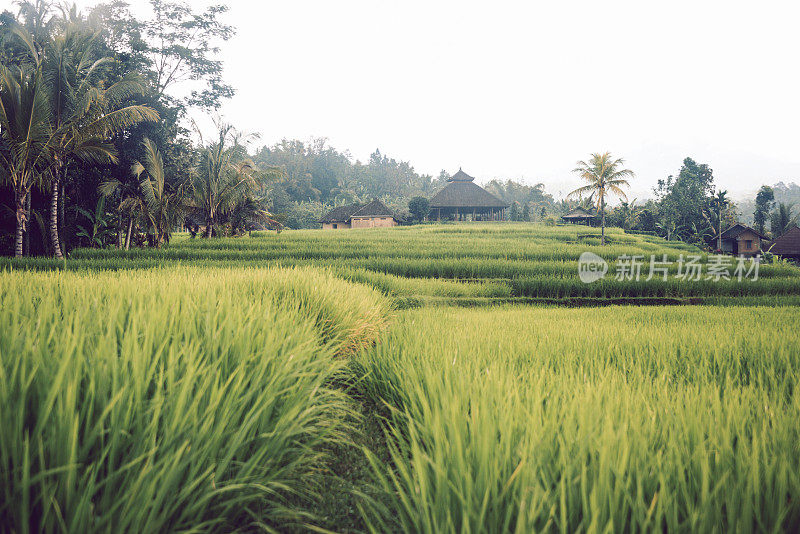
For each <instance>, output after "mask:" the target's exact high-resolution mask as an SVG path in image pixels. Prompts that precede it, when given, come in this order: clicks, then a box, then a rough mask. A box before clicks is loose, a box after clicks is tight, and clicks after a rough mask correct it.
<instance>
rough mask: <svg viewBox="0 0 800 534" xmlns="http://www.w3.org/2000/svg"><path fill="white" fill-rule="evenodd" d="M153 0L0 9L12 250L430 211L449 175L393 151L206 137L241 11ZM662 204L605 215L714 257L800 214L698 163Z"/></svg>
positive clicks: (551, 210)
mask: <svg viewBox="0 0 800 534" xmlns="http://www.w3.org/2000/svg"><path fill="white" fill-rule="evenodd" d="M150 4H151V15H150V17H149V18H145V19H143V18H141V17H138V18H137V17H135V16H134V15H133V14H132V13H131V11H130V10H129V8H128V5H127V4H126V3H125V2H123V1H113V2H110V3H107V4H100V5H98V6H97V7H95V8H93V9H92V10H91V11H90V12H89V13H88V14H86V15H84V14H81V13H79V12H78V11H77V10H76V9H75V8H74V7H73V8H72V9H71V10H65V9H61V8H57V7H56V5H55V4H51V3H49V2H48V1H46V0H35V1H33V2H21V3H19V4H18V9H17V11H16V13H11V12H9V11H5V12H3V13H2V14H0V62H1V63H2V65H1V66H2V72H1V73H0V76H1V77H2V80H0V97H1V98H2V106H1V107H0V133H2V135H1V136H0V160H2V161H0V163H1V164H0V254H16V255H53V256H56V257H61V256H62V254H64V253H66V252H68V251H69V250H71V249H73V248H75V247H79V246H82V247H106V246H118V247H122V248H130V247H136V246H160V245H162V244H164V243H167V242H168V241H169V238H170V234H171V232H173V231H174V230H177V229H180V228H187V229H188V230H189V231H191V232H192V233H193V235H200V236H207V237H211V236H217V235H234V234H238V233H241V232H244V231H247V230H252V229H263V228H282V227H288V228H314V227H317V226H318V224H317V220H318V219H319V218H320V217H321V216H322V214H323V213H324V212H326V211H327V210H329V209H330V208H332V207H334V206H337V205H342V204H345V203H353V202H366V201H369V200H371V199H373V198H379V199H381V200H382V201H384V202H385V203H386V204H387V205H389V206H390V207H392V208H393V209H394V210H395V211H397V212H398V213H400V214H401V215H403V216H405V218H406V220H407V221H409V222H410V221H413V220H421V219H422V218H423V217H424V213H425V210H426V209H427V207H426V204H425V201H424V199H429V198H430V197H431V196H433V194H435V192H436V191H438V190H439V189H440V188H441V187H443V186H444V185H445V184H446V181H447V179H448V178H449V175H448V173H447V172H446V171H444V170H443V171H441V172H440V173H439V174H438V176H432V175H428V174H420V173H418V172H417V171H416V170H415V169H414V167H413V166H412V165H411V164H410V163H409V162H406V161H398V160H396V159H394V158H391V157H389V156H387V155H385V154H383V153H381V151H380V150H375V152H374V153H373V154H371V155H370V157H369V159H368V160H367V161H365V162H362V161H359V160H357V159H355V158H353V157H352V155H351V154H350V153H349V152H347V151H339V150H337V149H335V148H333V147H331V146H329V145H328V144H327V140H326V139H324V138H312V139H310V140H308V141H305V142H304V141H299V140H290V139H284V140H282V141H281V142H279V143H276V144H274V145H272V146H261V147H260V148H257V147H256V146H255V145H254V141H255V136H251V135H246V134H244V133H242V132H239V131H237V130H236V129H235V128H234V127H232V126H231V125H227V124H224V123H223V122H222V121H218V122H217V126H218V131H217V133H216V134H215V135H214V136H213V140H212V142H204V140H203V138H202V136H201V135H200V134H199V133H198V132H197V131H194V132H193V130H196V129H192V128H190V125H192V124H193V123H192V121H191V117H192V116H193V114H199V113H209V112H214V111H216V110H218V109H219V108H220V106H221V105H222V103H223V102H224V100H225V99H227V98H230V97H232V96H233V95H234V89H233V88H232V87H230V86H229V85H227V84H225V83H224V80H223V73H222V67H223V65H222V62H221V61H219V60H218V59H216V53H217V52H218V48H217V47H218V45H219V44H220V43H222V42H224V41H226V40H227V39H229V38H230V37H231V36H232V35H233V34H234V29H233V28H232V27H231V26H228V25H226V24H224V23H223V22H222V20H221V16H222V15H224V13H225V12H226V10H227V8H226V7H224V6H221V5H219V6H213V5H212V6H210V7H208V8H206V9H205V10H195V9H193V8H191V7H188V6H186V5H184V4H180V3H174V2H169V1H165V0H151V1H150ZM178 87H180V89H176V88H178ZM187 88H188V89H187ZM178 95H182V96H178ZM485 187H486V189H487V190H488V191H490V192H491V193H492V194H494V195H496V196H497V197H499V198H500V199H502V200H503V201H505V202H507V203H508V204H509V206H510V210H509V212H508V213H509V218H510V219H511V220H515V221H542V220H544V221H546V222H549V223H551V224H555V222H556V221H557V220H558V216H560V215H562V214H564V213H566V212H567V211H569V210H570V209H572V208H574V207H575V206H576V205H579V204H582V205H584V206H587V207H589V206H590V205H591V199H589V198H578V199H574V200H559V201H557V200H555V199H554V198H553V196H552V195H550V194H548V193H547V192H546V191H545V189H544V185H543V184H536V185H528V184H523V183H519V182H516V181H513V180H506V181H501V180H498V179H494V180H492V181H490V182H489V183H488V184H486V186H485ZM654 195H655V198H653V199H650V200H648V201H647V202H646V203H637V200H636V199H626V198H625V199H623V201H622V202H621V204H619V205H617V206H616V207H613V208H608V207H606V209H605V210H603V211H605V214H606V217H607V223H608V224H609V225H613V226H619V227H622V228H624V229H626V230H629V231H639V232H647V233H652V234H656V235H660V236H662V237H666V238H668V239H680V240H683V241H686V242H689V243H692V244H696V245H701V246H704V247H707V248H711V249H713V248H714V247H715V236H716V235H717V234H719V231H720V229H724V227H726V226H727V225H728V224H730V223H732V222H734V221H735V220H737V219H739V218H743V219H744V221H745V222H749V221H751V220H753V221H754V224H755V227H756V228H757V229H759V230H760V231H762V232H764V233H771V234H772V235H773V236H778V235H781V234H782V233H783V232H784V231H786V229H788V228H790V227H791V226H792V225H793V224H795V223H796V221H797V215H796V214H795V208H794V203H795V202H796V201H797V200H800V187H798V186H797V185H796V184H790V185H788V186H787V185H785V184H783V183H780V184H777V185H776V186H775V187H773V188H769V187H764V188H762V190H761V191H759V194H758V196H757V198H756V199H755V201H754V202H753V203H747V202H745V203H743V204H742V205H741V206H738V207H737V206H736V205H734V204H733V202H731V200H730V199H729V198H728V195H727V192H725V191H718V190H717V188H716V186H715V184H714V178H713V172H712V170H711V168H710V167H709V166H708V165H707V164H700V163H697V162H695V161H694V160H692V159H691V158H687V159H685V160H684V162H683V166H682V167H681V169H680V171H679V173H678V174H677V175H676V176H669V177H668V178H666V179H664V180H659V182H658V185H657V187H656V188H655V190H654ZM412 200H413V202H412V203H411V205H412V206H413V207H414V209H410V207H409V203H410V202H411V201H412ZM594 200H595V202H596V201H597V198H595V199H594ZM751 214H752V215H753V217H752V219H751V217H750V215H751Z"/></svg>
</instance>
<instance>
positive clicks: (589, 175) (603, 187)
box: [567, 152, 634, 245]
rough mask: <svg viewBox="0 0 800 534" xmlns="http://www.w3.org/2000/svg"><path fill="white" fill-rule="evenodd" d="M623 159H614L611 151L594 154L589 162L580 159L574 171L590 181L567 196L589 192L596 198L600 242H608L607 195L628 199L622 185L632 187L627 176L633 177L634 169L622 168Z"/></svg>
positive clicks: (579, 195)
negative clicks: (598, 213) (598, 212)
mask: <svg viewBox="0 0 800 534" xmlns="http://www.w3.org/2000/svg"><path fill="white" fill-rule="evenodd" d="M623 164H624V161H623V160H622V159H613V158H612V157H611V153H610V152H606V153H604V154H597V153H594V154H592V157H591V158H590V159H589V161H588V162H585V161H579V162H578V164H577V165H578V166H577V167H576V168H575V169H574V170H573V171H572V172H574V173H577V174H578V175H579V176H580V177H581V178H582V179H583V180H584V181H586V182H587V183H588V185H585V186H583V187H579V188H578V189H576V190H574V191H572V192H571V193H570V194H569V195H567V198H575V197H578V198H581V197H583V195H585V194H589V198H590V199H591V198H595V199H596V200H595V203H596V205H597V207H598V208H599V210H600V244H601V245H605V244H606V196H608V195H609V194H610V193H613V194H615V195H617V196H618V197H620V198H622V199H623V200H627V197H626V196H625V192H624V191H622V189H621V187H623V186H624V187H630V184H629V183H628V182H627V180H626V178H633V176H634V174H633V171H631V170H629V169H624V168H622V165H623Z"/></svg>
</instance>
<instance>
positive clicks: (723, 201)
mask: <svg viewBox="0 0 800 534" xmlns="http://www.w3.org/2000/svg"><path fill="white" fill-rule="evenodd" d="M727 195H728V192H727V191H719V192H718V193H717V194H716V196H714V197H713V199H712V201H711V207H712V209H713V213H714V215H716V221H715V222H716V223H717V224H716V234H717V250H722V221H723V212H724V211H725V210H726V209H727V208H728V207H729V206H730V200H728V196H727ZM709 222H711V221H709ZM712 224H713V223H712Z"/></svg>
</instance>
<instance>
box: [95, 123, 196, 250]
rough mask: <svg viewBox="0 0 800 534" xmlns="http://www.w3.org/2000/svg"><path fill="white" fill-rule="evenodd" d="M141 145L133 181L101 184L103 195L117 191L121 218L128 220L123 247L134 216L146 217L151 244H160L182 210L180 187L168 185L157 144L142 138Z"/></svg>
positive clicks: (134, 166) (167, 239)
mask: <svg viewBox="0 0 800 534" xmlns="http://www.w3.org/2000/svg"><path fill="white" fill-rule="evenodd" d="M142 148H143V149H144V158H142V159H143V161H144V163H141V162H139V161H136V162H134V163H133V165H132V166H131V177H132V178H133V183H131V182H129V181H125V182H123V181H120V180H117V179H111V180H107V181H105V182H103V183H102V184H100V194H101V195H103V196H104V197H108V196H111V195H114V194H117V193H119V194H120V197H121V200H120V204H119V213H120V218H121V219H122V218H123V217H124V220H127V230H126V235H125V239H124V246H125V250H128V248H130V242H131V232H132V230H133V223H134V220H135V219H137V218H141V219H142V220H144V221H146V224H148V225H149V226H150V228H151V230H152V232H153V244H154V245H155V246H156V247H160V246H161V245H163V244H164V243H168V242H169V238H170V231H171V229H172V228H173V227H174V226H175V225H176V224H177V223H178V222H179V220H180V218H181V216H182V214H183V210H184V205H183V204H184V202H183V200H184V192H183V187H178V188H176V189H171V188H170V187H168V185H167V183H166V174H165V172H164V160H163V158H162V157H161V152H159V150H158V147H157V146H156V144H155V143H154V142H153V141H151V140H150V139H145V140H144V141H143V142H142Z"/></svg>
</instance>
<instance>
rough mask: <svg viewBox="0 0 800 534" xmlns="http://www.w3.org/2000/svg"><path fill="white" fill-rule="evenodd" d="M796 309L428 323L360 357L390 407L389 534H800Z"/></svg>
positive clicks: (381, 466)
mask: <svg viewBox="0 0 800 534" xmlns="http://www.w3.org/2000/svg"><path fill="white" fill-rule="evenodd" d="M798 327H800V320H798V316H797V314H796V311H795V310H794V309H792V308H778V309H770V308H752V307H751V308H743V307H739V308H713V307H697V308H685V307H681V308H618V307H611V308H602V309H601V308H594V309H583V310H567V309H553V308H537V307H525V308H513V307H512V308H506V309H476V310H470V311H465V310H460V309H459V310H456V309H452V308H451V309H447V308H435V309H421V310H410V311H404V312H402V313H401V315H400V318H399V322H398V324H396V325H395V327H393V329H392V333H391V334H390V335H389V337H388V338H387V339H386V340H385V342H384V343H382V344H381V345H378V346H376V347H375V348H374V349H371V350H369V351H366V352H364V353H362V354H361V355H359V357H358V358H357V359H356V361H355V362H354V363H353V367H352V368H353V372H354V373H356V374H357V375H358V376H364V377H366V379H365V380H363V381H362V382H361V383H360V390H361V393H362V394H363V395H365V396H367V397H368V398H370V399H372V400H373V402H376V403H379V404H380V403H385V405H386V406H388V407H389V409H390V413H389V415H388V418H387V420H386V432H387V437H388V440H389V444H390V459H389V461H388V462H384V461H382V460H379V459H378V458H377V457H376V456H375V455H373V454H371V453H369V452H367V454H368V455H369V456H370V458H371V462H372V465H373V471H374V476H375V481H376V484H378V485H379V486H380V487H381V488H383V490H384V492H385V495H386V498H385V499H383V500H376V501H373V502H371V503H369V504H367V505H365V506H364V508H363V509H362V512H363V514H364V517H365V519H366V521H367V522H368V525H369V528H370V530H371V531H374V532H382V531H389V530H399V531H404V532H506V531H513V532H534V531H561V532H576V531H592V532H594V531H642V530H660V531H663V530H669V531H676V530H678V531H692V532H709V531H752V530H757V531H770V532H772V531H796V530H797V529H798V528H800V502H798V500H797V498H796V497H797V495H799V494H800V471H798V469H797V465H800V449H798V446H797V444H798V443H800V426H799V425H798V423H797V421H798V420H800V395H799V394H798V391H797V387H796V384H797V382H798V378H800V338H798V337H797V336H796V334H795V332H796V331H797V328H798Z"/></svg>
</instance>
